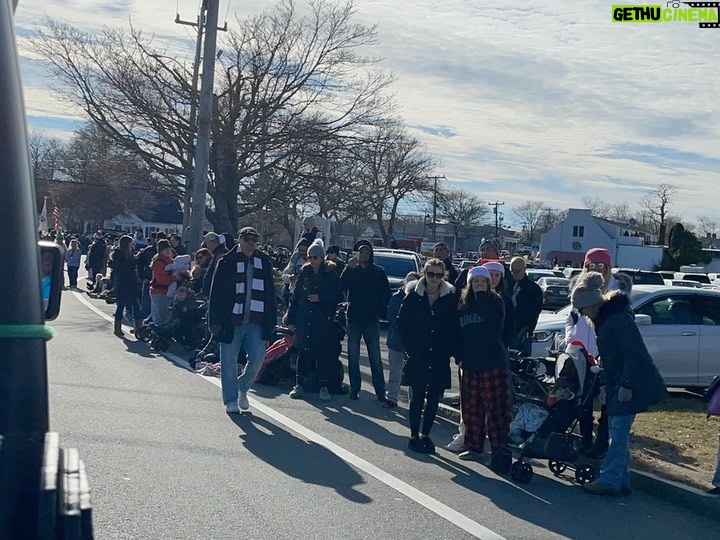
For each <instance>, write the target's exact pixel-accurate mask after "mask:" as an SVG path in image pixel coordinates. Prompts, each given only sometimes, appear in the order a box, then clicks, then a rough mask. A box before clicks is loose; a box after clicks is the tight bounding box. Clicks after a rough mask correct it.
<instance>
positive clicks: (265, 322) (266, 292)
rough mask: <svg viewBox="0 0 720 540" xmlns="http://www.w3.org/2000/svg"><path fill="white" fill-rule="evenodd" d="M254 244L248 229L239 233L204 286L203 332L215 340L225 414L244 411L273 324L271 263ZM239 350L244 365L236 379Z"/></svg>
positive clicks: (254, 237)
mask: <svg viewBox="0 0 720 540" xmlns="http://www.w3.org/2000/svg"><path fill="white" fill-rule="evenodd" d="M259 239H260V235H259V234H258V232H257V231H256V230H255V229H254V228H252V227H243V228H242V229H240V232H239V233H238V245H237V246H236V247H235V248H233V249H232V250H231V251H229V252H228V253H226V254H225V255H223V256H221V257H220V258H219V260H218V262H217V265H216V266H215V269H214V274H213V277H212V285H211V287H210V300H209V302H208V327H209V329H210V332H211V333H212V334H213V336H215V337H216V338H218V340H219V341H220V364H221V367H220V381H221V383H222V395H223V402H224V403H225V407H226V411H227V412H228V413H230V414H233V413H237V412H239V409H242V410H247V409H249V408H250V404H249V402H248V398H247V392H248V390H249V389H250V387H251V386H252V384H253V383H254V382H255V377H257V374H258V371H260V368H261V367H262V363H263V359H264V358H265V343H266V342H267V341H269V340H270V339H271V338H272V333H273V330H274V328H275V323H276V322H277V305H276V299H275V286H274V284H273V266H272V261H271V260H270V257H268V256H267V255H265V254H264V253H263V252H261V251H260V250H259V249H257V245H258V241H259ZM208 272H210V270H208ZM240 349H243V350H244V351H245V354H246V355H247V364H246V365H245V370H244V371H243V374H242V375H241V376H240V377H238V376H237V373H238V364H237V358H238V354H240ZM238 407H239V408H238Z"/></svg>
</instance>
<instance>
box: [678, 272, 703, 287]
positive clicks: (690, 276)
mask: <svg viewBox="0 0 720 540" xmlns="http://www.w3.org/2000/svg"><path fill="white" fill-rule="evenodd" d="M675 279H683V280H685V281H696V282H698V283H702V284H703V285H712V281H711V280H710V277H709V276H707V275H706V274H694V273H690V272H675Z"/></svg>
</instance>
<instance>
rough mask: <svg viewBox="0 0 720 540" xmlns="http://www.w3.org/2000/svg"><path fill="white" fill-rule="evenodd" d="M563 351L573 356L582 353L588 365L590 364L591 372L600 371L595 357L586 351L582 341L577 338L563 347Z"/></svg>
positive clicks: (575, 356)
mask: <svg viewBox="0 0 720 540" xmlns="http://www.w3.org/2000/svg"><path fill="white" fill-rule="evenodd" d="M565 352H566V353H567V354H569V355H570V356H572V357H573V358H577V357H578V355H580V354H583V355H584V356H585V358H586V359H587V363H588V366H590V371H592V372H593V373H599V372H600V366H599V365H598V362H597V359H596V358H595V357H594V356H593V355H592V354H590V353H589V352H588V351H587V349H586V348H585V345H584V344H583V342H582V341H580V340H577V339H574V340H572V341H571V342H570V343H569V344H568V346H567V347H566V348H565Z"/></svg>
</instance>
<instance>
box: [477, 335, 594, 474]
mask: <svg viewBox="0 0 720 540" xmlns="http://www.w3.org/2000/svg"><path fill="white" fill-rule="evenodd" d="M583 350H584V349H582V350H581V351H580V353H579V354H577V355H575V356H571V355H570V354H566V353H561V354H559V355H557V357H556V359H555V377H554V378H552V377H547V376H545V375H544V374H542V375H543V379H542V380H540V379H539V378H538V374H537V371H538V370H537V369H535V370H527V369H526V370H525V371H526V372H529V374H527V375H523V372H522V371H521V372H520V373H516V374H515V381H516V384H517V386H518V388H517V389H518V399H519V400H520V402H521V405H520V409H519V410H518V413H517V414H516V416H515V419H514V420H513V422H512V423H511V424H510V433H509V436H508V442H507V444H506V447H507V449H508V450H510V451H511V452H513V453H515V454H518V460H517V461H516V462H515V463H512V464H511V461H512V458H511V457H508V456H507V455H501V456H500V457H499V458H498V460H496V461H494V462H493V463H492V464H491V465H492V467H493V469H494V470H496V471H497V472H501V473H505V472H508V471H510V472H511V476H512V478H513V479H514V480H517V481H519V482H522V483H526V482H529V481H530V480H531V479H532V475H533V470H532V466H531V465H530V464H529V463H526V462H525V459H532V458H539V459H547V460H548V466H549V468H550V470H551V471H552V472H553V473H554V474H556V475H559V474H561V473H562V472H564V471H565V470H566V469H568V468H571V469H573V470H574V471H575V479H576V480H577V481H578V482H580V483H585V482H591V481H592V480H593V479H594V478H595V474H596V470H595V468H594V467H593V466H592V465H588V464H579V463H577V459H578V452H577V450H576V447H577V446H578V444H579V442H580V437H579V436H578V435H576V434H575V433H574V432H573V431H574V428H575V426H576V424H577V422H578V418H579V417H580V415H581V413H582V410H583V406H584V405H585V401H586V400H588V399H592V396H593V389H594V387H595V386H596V385H597V384H599V378H598V372H599V368H597V365H596V364H595V362H594V359H592V357H590V356H589V355H586V354H584V353H582V351H583ZM522 360H524V361H527V359H522ZM540 371H541V372H542V370H540ZM529 377H531V378H532V379H533V382H532V384H530V381H528V380H525V379H526V378H529ZM528 389H530V390H531V391H530V392H528V391H527V390H528Z"/></svg>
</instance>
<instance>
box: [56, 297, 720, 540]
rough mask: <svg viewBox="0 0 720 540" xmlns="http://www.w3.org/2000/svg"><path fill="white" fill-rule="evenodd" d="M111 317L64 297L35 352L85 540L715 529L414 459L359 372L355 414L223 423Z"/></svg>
mask: <svg viewBox="0 0 720 540" xmlns="http://www.w3.org/2000/svg"><path fill="white" fill-rule="evenodd" d="M90 306H92V308H91V307H90ZM113 309H114V306H111V305H108V304H106V303H104V302H102V301H98V300H93V299H90V298H88V297H87V296H85V295H81V294H78V293H75V292H72V291H68V292H65V293H63V305H62V313H61V315H60V317H59V318H58V320H57V321H55V322H54V323H53V326H55V327H56V329H57V331H58V332H57V335H56V337H55V338H54V339H53V340H51V341H50V342H49V344H48V353H49V361H48V370H49V378H50V406H51V410H50V412H51V426H52V429H53V430H54V431H58V432H59V433H60V435H61V440H62V443H63V444H64V445H65V446H73V447H77V448H78V449H79V450H80V455H81V457H82V458H83V460H84V461H85V463H86V466H87V469H88V474H89V478H90V482H91V487H92V490H93V503H94V523H95V530H96V538H99V539H120V538H122V539H129V538H133V539H144V540H146V539H231V538H232V539H235V538H253V539H265V538H267V539H273V540H276V539H279V538H298V537H301V538H303V537H304V538H313V539H325V538H327V539H341V538H395V539H411V538H412V539H414V538H423V539H428V538H452V539H460V538H508V539H515V538H517V539H525V538H527V539H543V538H581V539H596V538H597V539H602V540H608V539H614V538H639V539H643V538H653V539H663V538H705V537H714V536H715V535H717V532H718V525H717V523H716V522H713V521H710V520H708V519H705V518H702V517H699V516H697V515H695V514H693V513H692V512H690V511H687V510H684V509H682V508H677V507H674V506H673V505H671V504H669V503H666V502H663V501H660V500H658V499H655V498H654V497H651V496H649V495H645V494H641V493H636V494H633V495H632V496H631V497H626V498H621V499H614V498H594V497H592V496H589V495H585V494H584V493H582V491H581V489H580V488H579V487H578V486H575V485H573V483H572V482H571V481H570V480H569V479H567V478H566V479H557V478H554V477H552V475H550V474H549V473H548V472H547V471H546V469H545V468H544V465H543V464H542V463H538V465H537V466H536V467H535V471H536V475H535V478H534V479H533V480H532V482H531V483H529V484H526V485H516V484H514V483H512V482H511V481H510V480H509V478H505V477H501V476H498V475H496V474H494V473H493V472H492V471H490V469H489V468H488V467H487V466H486V465H485V464H481V463H466V462H463V461H461V460H459V459H458V458H457V456H455V455H454V454H451V453H449V452H446V451H444V450H443V449H440V448H439V449H438V452H437V455H435V456H417V455H413V454H411V453H409V452H408V451H407V449H406V444H407V436H408V428H407V421H406V409H405V406H404V404H402V406H401V407H399V408H398V409H396V410H385V409H383V408H381V407H380V405H379V404H378V402H377V401H376V400H375V398H374V395H373V394H372V389H371V385H370V377H369V370H368V369H366V368H364V373H363V374H364V377H365V382H364V387H363V392H362V393H361V399H360V400H359V401H349V400H348V398H347V397H345V396H335V397H334V398H333V401H332V402H330V403H329V404H325V403H322V402H320V401H319V400H318V399H317V397H316V396H310V397H309V398H308V399H307V400H303V401H293V400H290V399H289V398H288V397H287V392H288V391H289V389H290V385H289V383H288V384H286V385H284V386H278V387H275V388H268V387H262V386H256V387H255V389H254V392H251V409H250V413H247V414H244V415H232V416H229V415H227V414H225V410H224V406H223V404H222V400H221V398H220V389H219V381H218V380H216V379H208V378H204V377H201V376H199V375H196V374H195V373H193V372H191V371H190V370H188V369H187V368H186V367H184V366H183V362H182V360H181V359H180V358H177V357H175V358H174V359H169V358H167V357H163V356H159V355H156V354H153V353H150V351H149V349H148V347H147V345H146V344H144V343H137V342H136V341H135V340H134V338H133V337H132V336H131V335H130V334H127V338H126V339H119V338H117V337H115V336H113V334H112V325H111V323H110V322H109V320H107V319H108V318H109V315H111V314H112V311H113ZM126 330H127V329H126ZM455 430H456V426H455V425H453V424H451V423H449V422H447V421H445V420H438V422H437V424H436V426H435V427H434V428H433V433H432V437H433V439H434V440H435V441H436V443H437V445H438V447H440V446H441V445H442V444H444V443H446V442H448V441H449V440H450V439H451V437H452V434H453V433H454V432H455ZM712 531H715V533H712Z"/></svg>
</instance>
